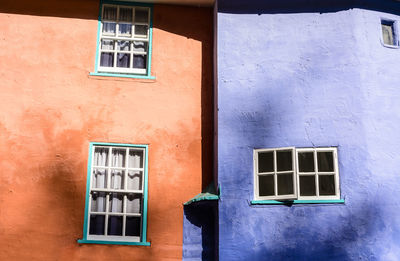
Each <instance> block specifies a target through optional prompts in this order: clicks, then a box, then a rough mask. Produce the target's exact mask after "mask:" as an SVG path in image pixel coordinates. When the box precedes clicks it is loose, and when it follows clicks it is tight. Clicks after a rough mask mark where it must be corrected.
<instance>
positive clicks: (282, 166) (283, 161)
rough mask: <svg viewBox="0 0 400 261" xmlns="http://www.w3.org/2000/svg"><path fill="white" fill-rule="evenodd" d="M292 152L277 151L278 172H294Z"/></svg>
mask: <svg viewBox="0 0 400 261" xmlns="http://www.w3.org/2000/svg"><path fill="white" fill-rule="evenodd" d="M292 162H293V161H292V151H277V152H276V163H277V170H278V171H285V170H292V169H293V166H292Z"/></svg>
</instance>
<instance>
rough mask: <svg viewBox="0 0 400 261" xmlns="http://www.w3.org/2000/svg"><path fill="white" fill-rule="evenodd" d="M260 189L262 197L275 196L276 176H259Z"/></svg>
mask: <svg viewBox="0 0 400 261" xmlns="http://www.w3.org/2000/svg"><path fill="white" fill-rule="evenodd" d="M258 187H259V195H260V196H274V195H275V188H274V175H266V176H258Z"/></svg>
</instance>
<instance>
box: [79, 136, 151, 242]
mask: <svg viewBox="0 0 400 261" xmlns="http://www.w3.org/2000/svg"><path fill="white" fill-rule="evenodd" d="M86 201H87V202H86V213H85V226H84V239H83V240H82V241H96V240H97V241H120V242H146V214H147V213H146V211H147V146H146V145H120V144H103V143H92V144H91V145H90V160H89V165H88V188H87V195H86ZM83 243H85V242H83Z"/></svg>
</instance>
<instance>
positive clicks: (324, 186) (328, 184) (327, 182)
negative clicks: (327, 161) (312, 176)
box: [318, 175, 335, 196]
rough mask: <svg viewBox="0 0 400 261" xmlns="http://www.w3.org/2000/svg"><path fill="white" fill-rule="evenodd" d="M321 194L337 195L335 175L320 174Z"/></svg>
mask: <svg viewBox="0 0 400 261" xmlns="http://www.w3.org/2000/svg"><path fill="white" fill-rule="evenodd" d="M318 178H319V180H318V181H319V195H320V196H332V195H335V176H334V175H319V177H318Z"/></svg>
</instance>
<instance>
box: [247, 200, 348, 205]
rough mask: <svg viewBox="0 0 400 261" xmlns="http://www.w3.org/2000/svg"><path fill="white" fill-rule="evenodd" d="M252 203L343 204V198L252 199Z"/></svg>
mask: <svg viewBox="0 0 400 261" xmlns="http://www.w3.org/2000/svg"><path fill="white" fill-rule="evenodd" d="M251 204H252V205H292V204H344V199H334V200H290V201H278V200H252V201H251Z"/></svg>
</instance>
